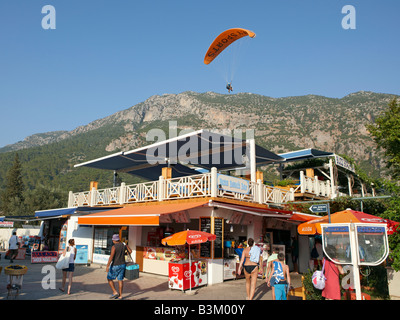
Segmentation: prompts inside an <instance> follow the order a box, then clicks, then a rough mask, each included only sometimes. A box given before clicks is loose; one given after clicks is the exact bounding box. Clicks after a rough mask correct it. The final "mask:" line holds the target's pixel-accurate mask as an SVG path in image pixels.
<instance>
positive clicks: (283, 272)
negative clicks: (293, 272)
mask: <svg viewBox="0 0 400 320" xmlns="http://www.w3.org/2000/svg"><path fill="white" fill-rule="evenodd" d="M272 265H273V269H272V272H271V273H270V275H269V277H268V280H267V285H268V287H270V286H272V287H273V289H274V294H273V296H272V298H273V300H286V296H287V294H286V292H287V290H286V289H287V288H289V287H290V273H289V266H288V265H287V264H285V255H284V254H283V253H279V254H278V260H274V261H272Z"/></svg>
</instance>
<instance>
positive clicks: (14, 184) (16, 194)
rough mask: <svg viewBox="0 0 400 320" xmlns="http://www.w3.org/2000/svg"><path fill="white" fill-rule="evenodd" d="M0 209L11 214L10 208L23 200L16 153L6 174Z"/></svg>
mask: <svg viewBox="0 0 400 320" xmlns="http://www.w3.org/2000/svg"><path fill="white" fill-rule="evenodd" d="M1 200H2V203H1V209H2V211H3V212H4V213H5V214H9V215H10V214H13V213H12V212H11V211H14V210H11V209H14V208H15V204H16V203H17V204H18V203H20V204H22V203H23V202H24V183H23V181H22V167H21V162H20V161H19V157H18V153H16V154H15V158H14V162H13V165H12V167H11V168H10V169H9V170H8V171H7V174H6V189H5V191H4V192H3V193H2V195H1Z"/></svg>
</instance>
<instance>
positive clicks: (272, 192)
mask: <svg viewBox="0 0 400 320" xmlns="http://www.w3.org/2000/svg"><path fill="white" fill-rule="evenodd" d="M243 181H246V183H248V185H249V186H248V190H247V191H246V192H236V191H232V190H227V189H224V188H223V187H221V186H218V185H217V171H216V169H215V168H212V169H211V172H209V173H204V174H198V175H193V176H187V177H181V178H172V179H164V178H163V177H162V176H161V177H160V179H159V180H157V181H150V182H144V183H137V184H132V185H125V183H122V184H121V186H119V187H114V188H107V189H101V190H96V189H92V190H91V191H84V192H77V193H72V191H71V192H70V193H69V200H68V207H80V206H101V205H113V204H119V205H122V204H126V203H135V202H148V201H163V200H170V199H187V198H197V197H220V198H229V199H236V200H241V201H248V202H256V203H260V204H268V203H286V202H290V201H294V194H295V193H299V192H301V193H310V194H315V195H317V196H321V197H326V198H330V196H331V185H330V182H329V181H320V180H318V179H317V177H315V178H310V177H306V176H305V175H304V172H300V184H299V186H298V187H296V188H295V189H293V188H291V189H289V190H285V189H283V188H279V187H272V186H267V185H264V184H263V183H262V182H261V181H260V180H259V181H257V182H252V181H247V180H244V179H243Z"/></svg>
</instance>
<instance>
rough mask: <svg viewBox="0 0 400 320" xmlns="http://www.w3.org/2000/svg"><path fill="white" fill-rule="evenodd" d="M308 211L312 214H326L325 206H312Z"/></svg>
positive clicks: (326, 208) (326, 207) (326, 206)
mask: <svg viewBox="0 0 400 320" xmlns="http://www.w3.org/2000/svg"><path fill="white" fill-rule="evenodd" d="M310 211H311V212H313V213H320V212H328V205H327V204H314V205H312V206H311V207H310Z"/></svg>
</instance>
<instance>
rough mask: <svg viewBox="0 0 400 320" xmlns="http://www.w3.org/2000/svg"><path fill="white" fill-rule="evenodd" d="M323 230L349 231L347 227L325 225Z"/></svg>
mask: <svg viewBox="0 0 400 320" xmlns="http://www.w3.org/2000/svg"><path fill="white" fill-rule="evenodd" d="M324 230H325V232H349V227H347V226H341V227H326V228H325V229H324Z"/></svg>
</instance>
